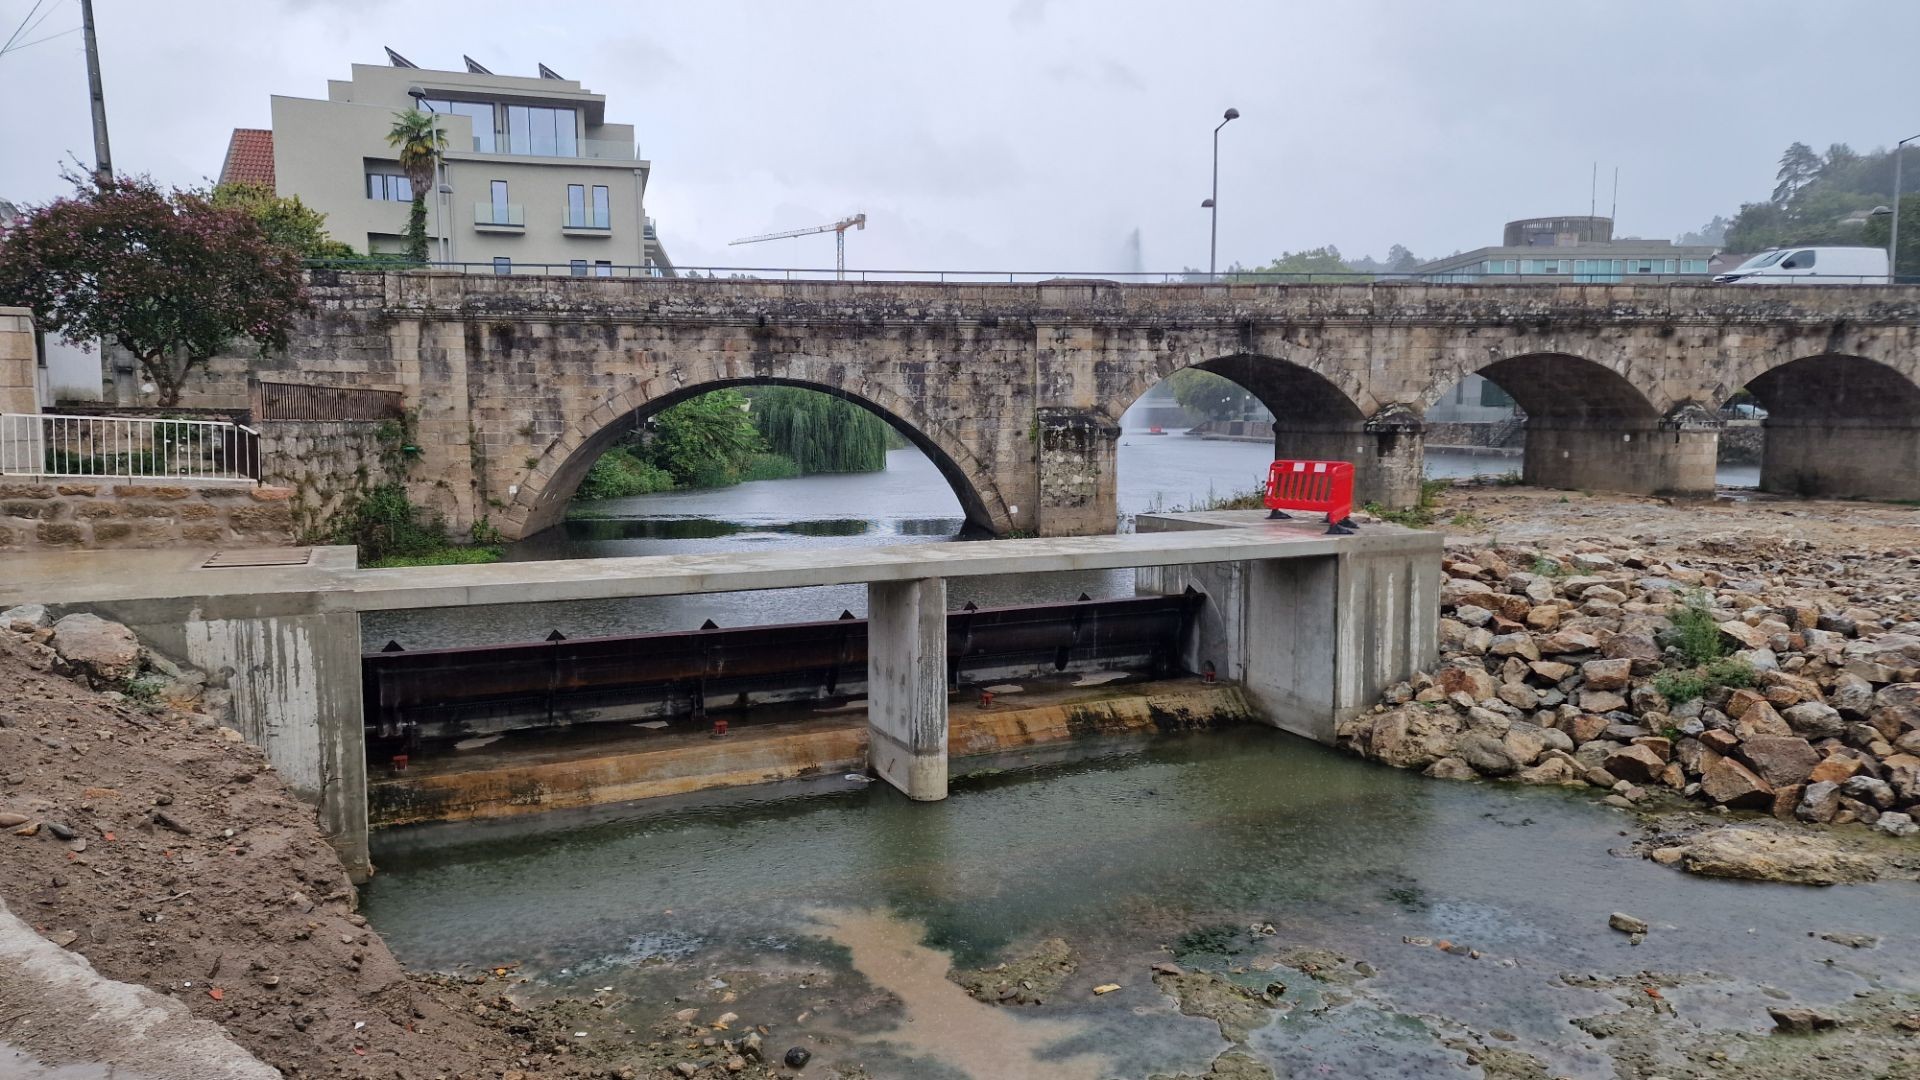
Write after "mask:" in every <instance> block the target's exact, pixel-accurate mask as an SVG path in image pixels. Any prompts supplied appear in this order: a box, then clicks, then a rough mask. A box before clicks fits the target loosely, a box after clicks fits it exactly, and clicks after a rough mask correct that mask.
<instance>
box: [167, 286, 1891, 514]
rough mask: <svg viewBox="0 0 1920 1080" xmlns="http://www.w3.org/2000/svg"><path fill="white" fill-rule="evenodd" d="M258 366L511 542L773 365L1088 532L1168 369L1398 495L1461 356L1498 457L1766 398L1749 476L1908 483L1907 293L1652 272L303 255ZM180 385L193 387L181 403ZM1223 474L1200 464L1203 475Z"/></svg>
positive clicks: (787, 377) (1380, 494)
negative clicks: (1564, 274) (1269, 417)
mask: <svg viewBox="0 0 1920 1080" xmlns="http://www.w3.org/2000/svg"><path fill="white" fill-rule="evenodd" d="M313 291H314V294H315V298H316V302H317V311H316V312H315V314H314V315H313V316H312V317H310V318H309V319H308V320H307V321H306V322H305V323H304V324H303V325H302V326H301V327H300V328H299V330H298V331H297V332H296V333H295V335H294V341H293V343H292V345H291V346H290V347H289V349H288V350H287V351H286V352H285V353H284V354H282V355H278V356H275V357H270V358H267V359H264V360H254V361H251V362H250V367H251V370H252V372H254V373H258V374H269V375H270V376H271V377H273V378H279V379H288V378H291V379H295V380H298V381H306V382H314V383H327V384H333V385H355V386H366V387H383V388H389V389H399V390H401V391H403V392H404V393H405V395H406V398H407V401H408V403H409V405H410V407H411V408H412V409H413V410H414V413H415V421H414V423H415V425H416V426H415V430H414V432H413V438H414V442H415V443H416V444H417V445H418V446H419V447H420V448H421V451H422V453H421V455H420V459H419V460H418V461H417V462H416V463H415V465H414V466H413V468H412V469H411V471H410V476H411V477H412V480H411V481H410V482H411V484H412V486H413V488H414V490H415V494H416V496H417V497H418V498H419V499H420V500H421V501H423V502H425V503H427V504H429V505H433V506H435V507H437V508H438V509H441V510H442V511H444V512H445V513H446V514H447V515H448V517H449V519H450V521H451V522H452V523H453V524H455V525H456V526H459V527H463V528H464V527H466V526H469V525H471V524H472V523H473V522H475V521H477V520H479V519H481V518H483V517H484V518H486V519H488V521H489V522H490V523H491V524H492V525H494V526H495V527H497V528H499V529H500V530H501V531H502V533H504V534H505V535H506V536H508V537H519V536H525V535H530V534H532V533H533V532H536V531H538V530H540V529H543V528H545V527H547V526H549V525H552V524H555V523H556V522H558V521H559V520H560V518H561V516H562V514H563V513H564V510H565V507H566V503H567V501H568V499H569V498H570V497H571V496H572V494H573V492H574V489H575V488H576V487H577V486H578V484H579V482H580V480H581V478H582V477H583V476H584V475H585V472H586V470H587V468H588V466H589V465H590V464H591V463H592V461H593V459H594V458H595V457H596V456H597V454H598V452H599V451H600V450H602V449H604V448H605V447H606V446H608V445H610V444H611V443H612V442H613V440H614V439H615V438H617V437H618V435H619V434H620V433H621V432H623V431H626V430H629V429H630V428H631V427H632V426H633V425H634V424H635V423H637V422H639V421H640V420H642V419H644V417H645V416H647V415H648V414H650V413H652V412H654V411H657V410H659V409H661V408H664V407H665V406H667V405H670V404H672V403H673V402H675V401H678V400H681V399H683V398H685V397H688V396H691V395H693V394H697V393H700V392H702V391H704V390H709V389H714V388H716V387H722V386H732V385H742V384H755V383H782V384H789V385H795V386H804V387H810V388H815V389H820V390H825V391H828V392H831V393H835V394H839V395H842V396H845V397H847V398H850V399H852V400H854V401H857V402H859V403H861V404H863V405H865V406H867V407H869V408H871V409H873V410H874V411H876V412H878V413H880V414H881V415H882V416H883V417H885V418H886V419H887V420H888V421H889V422H890V423H892V424H893V425H894V426H895V427H896V428H898V429H899V430H900V431H901V432H903V433H904V434H905V435H906V436H907V437H908V438H909V439H911V440H912V441H913V442H914V443H915V444H917V445H918V446H919V447H920V448H921V449H922V450H924V451H926V453H927V454H928V456H929V457H931V458H932V459H933V461H934V462H935V463H936V464H937V465H938V466H939V468H940V470H941V472H942V474H943V475H945V477H946V478H947V480H948V482H949V483H950V484H951V485H952V486H953V488H954V490H955V492H956V493H957V494H958V495H959V497H960V501H961V503H962V505H963V506H964V507H965V508H966V513H967V516H968V517H969V519H970V520H971V521H973V522H975V523H977V524H979V525H982V526H985V527H987V528H990V529H992V530H994V531H996V532H1003V533H1004V532H1008V531H1014V530H1021V531H1028V532H1033V533H1038V534H1041V535H1074V534H1090V533H1103V532H1111V531H1112V530H1113V528H1114V524H1115V518H1116V508H1115V445H1116V442H1117V437H1118V435H1119V418H1120V415H1121V413H1122V412H1124V411H1125V410H1126V408H1127V407H1128V406H1129V405H1130V404H1131V403H1132V402H1133V401H1134V400H1135V399H1136V398H1138V397H1139V396H1140V395H1141V394H1142V393H1144V392H1145V391H1146V390H1147V389H1148V388H1149V387H1150V386H1152V385H1153V384H1154V383H1155V382H1156V381H1158V380H1160V379H1162V378H1165V377H1166V376H1167V375H1169V374H1171V373H1173V372H1175V371H1178V370H1180V369H1182V368H1188V367H1196V368H1202V369H1206V370H1210V371H1214V372H1217V373H1219V374H1222V375H1225V376H1227V377H1228V378H1231V379H1233V380H1234V381H1236V382H1239V383H1240V384H1242V385H1243V386H1245V387H1246V388H1247V389H1248V390H1250V391H1252V392H1253V393H1254V394H1255V395H1256V396H1258V397H1259V398H1260V400H1261V401H1262V402H1264V403H1265V404H1266V405H1267V407H1268V408H1269V409H1271V410H1272V411H1273V413H1274V415H1275V417H1276V424H1275V428H1276V436H1275V448H1274V449H1275V454H1276V455H1277V456H1285V457H1314V458H1337V459H1345V460H1352V461H1354V462H1356V464H1357V465H1358V475H1359V485H1360V488H1361V490H1360V492H1359V495H1360V497H1361V498H1362V499H1375V500H1378V501H1380V502H1383V503H1387V504H1390V505H1393V504H1406V503H1410V502H1412V501H1413V500H1414V499H1415V498H1417V496H1418V486H1419V478H1420V475H1421V468H1422V428H1423V425H1422V419H1421V417H1422V414H1423V412H1424V411H1425V410H1426V409H1427V408H1428V407H1429V406H1430V405H1432V404H1433V403H1435V402H1436V401H1438V400H1439V399H1440V397H1441V396H1442V395H1443V394H1444V393H1445V392H1446V391H1447V390H1448V389H1449V388H1450V387H1452V386H1453V385H1454V384H1455V383H1456V382H1457V381H1458V380H1459V379H1461V378H1462V377H1464V376H1466V375H1469V374H1473V373H1479V374H1482V375H1484V376H1486V377H1487V378H1488V379H1490V380H1492V381H1493V382H1494V383H1496V384H1497V385H1499V386H1500V387H1502V388H1503V389H1505V390H1506V391H1507V392H1508V393H1510V394H1512V395H1513V397H1514V398H1515V399H1516V400H1517V401H1518V402H1519V404H1520V406H1521V407H1522V408H1524V409H1525V410H1526V413H1527V416H1528V421H1527V448H1526V457H1525V459H1524V460H1525V468H1524V474H1525V478H1526V479H1527V480H1528V481H1529V482H1531V483H1535V484H1540V485H1545V486H1551V487H1566V488H1583V489H1592V490H1611V491H1625V492H1639V493H1672V494H1679V495H1690V494H1706V493H1709V492H1710V491H1711V490H1712V488H1713V478H1714V463H1715V450H1716V445H1717V439H1718V431H1719V421H1718V419H1717V413H1716V410H1717V408H1718V407H1719V406H1720V405H1721V404H1722V403H1724V402H1725V401H1726V400H1727V399H1728V398H1729V397H1730V396H1732V395H1733V394H1735V393H1736V392H1738V391H1740V390H1742V389H1747V390H1749V391H1751V392H1752V393H1753V395H1754V396H1755V397H1756V398H1757V399H1758V400H1759V402H1760V403H1761V405H1763V406H1764V407H1765V408H1766V409H1767V410H1768V412H1769V416H1768V419H1767V421H1766V427H1767V438H1766V450H1765V459H1764V462H1763V466H1762V486H1763V487H1766V488H1768V489H1769V490H1775V491H1782V492H1789V493H1800V494H1821V495H1833V496H1862V497H1872V498H1897V499H1914V498H1920V351H1917V350H1916V346H1920V290H1916V289H1913V288H1906V287H1881V286H1824V287H1806V286H1801V287H1792V286H1786V287H1738V286H1734V287H1728V286H1719V287H1714V286H1704V285H1703V286H1691V285H1688V286H1681V285H1517V286H1515V285H1507V286H1481V285H1425V284H1405V283H1391V284H1389V283H1379V284H1343V285H1291V286H1287V285H1224V284H1223V285H1185V284H1182V285H1117V284H1113V283H1110V282H1106V281H1097V280H1055V281H1047V282H1041V283H1035V284H994V285H976V284H931V283H925V284H919V283H871V282H861V283H855V282H821V281H809V282H771V281H752V280H714V279H678V280H675V279H658V278H655V279H618V278H616V279H607V278H571V277H523V276H499V277H495V276H487V275H467V274H445V273H433V272H419V271H415V272H407V273H348V272H333V271H314V272H313ZM189 403H192V402H191V401H189ZM1220 479H1225V478H1220Z"/></svg>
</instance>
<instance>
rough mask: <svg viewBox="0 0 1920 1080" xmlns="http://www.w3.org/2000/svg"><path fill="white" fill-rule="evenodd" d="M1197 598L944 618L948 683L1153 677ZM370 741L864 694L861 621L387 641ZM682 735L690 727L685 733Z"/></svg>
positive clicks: (370, 696)
mask: <svg viewBox="0 0 1920 1080" xmlns="http://www.w3.org/2000/svg"><path fill="white" fill-rule="evenodd" d="M1202 600H1203V597H1202V596H1201V595H1200V594H1198V593H1195V592H1192V591H1191V590H1189V592H1188V593H1187V594H1186V595H1184V596H1137V597H1125V598H1122V599H1117V600H1087V599H1082V600H1080V601H1077V602H1073V603H1061V604H1037V605H1026V606H1020V607H1004V608H980V609H975V608H972V607H971V606H969V608H967V609H965V610H961V611H954V612H949V613H948V614H947V684H948V686H949V688H950V689H958V688H959V687H962V686H966V685H971V684H976V683H986V682H994V681H1003V680H1007V679H1016V678H1030V677H1034V676H1041V675H1047V674H1053V673H1060V672H1067V671H1074V670H1078V671H1088V670H1126V671H1129V672H1137V673H1141V674H1146V675H1151V676H1156V677H1157V676H1163V675H1167V674H1170V673H1172V672H1174V671H1176V670H1178V669H1179V667H1180V654H1181V649H1182V646H1183V643H1184V642H1185V641H1186V639H1187V634H1188V631H1189V629H1190V628H1191V627H1192V624H1193V619H1194V616H1195V614H1196V613H1197V612H1198V610H1199V607H1200V604H1201V602H1202ZM360 665H361V667H360V670H361V678H362V684H363V689H364V697H363V700H364V701H365V703H366V705H365V708H366V724H367V736H368V738H369V739H370V740H380V741H381V742H382V743H384V744H387V745H388V746H392V745H393V744H394V743H396V742H404V744H406V745H407V746H410V747H411V746H417V745H419V744H421V743H423V742H434V741H441V740H448V739H458V738H465V737H471V736H479V735H490V734H498V733H503V732H508V731H517V730H524V729H532V728H557V727H572V726H576V725H583V724H594V723H602V722H613V721H628V722H633V721H650V720H663V721H667V722H668V723H669V724H672V725H673V726H680V725H678V724H675V723H674V722H675V721H687V720H691V721H693V722H694V723H696V724H701V723H705V722H706V720H707V715H708V713H710V712H722V711H724V712H728V713H730V714H733V715H735V716H736V718H737V717H738V712H736V710H737V711H739V712H744V711H745V710H747V709H749V708H751V707H753V706H757V705H770V704H778V703H783V702H792V703H802V702H807V703H819V702H830V701H834V700H836V699H847V698H853V697H858V696H860V695H861V694H863V693H864V692H865V687H866V680H867V620H865V619H856V618H854V617H853V616H852V615H850V614H846V613H843V614H842V615H841V617H840V618H839V619H835V620H832V621H828V622H808V623H787V624H782V625H777V626H742V627H727V628H721V627H715V626H713V625H712V624H711V623H709V624H708V625H707V626H706V627H703V628H701V629H699V630H684V631H669V632H664V633H652V634H635V635H630V636H622V637H607V638H580V639H574V640H570V639H567V638H564V637H562V636H560V634H559V632H558V631H556V632H555V633H554V634H553V635H552V636H551V637H549V639H548V640H547V641H544V642H537V643H532V644H524V645H489V646H479V647H473V648H457V649H422V650H414V651H408V650H401V649H399V648H398V646H393V645H389V646H388V650H385V651H381V652H374V653H367V654H365V655H364V656H363V657H362V658H361V662H360ZM683 730H684V728H683Z"/></svg>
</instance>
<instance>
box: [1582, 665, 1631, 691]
mask: <svg viewBox="0 0 1920 1080" xmlns="http://www.w3.org/2000/svg"><path fill="white" fill-rule="evenodd" d="M1632 675H1633V661H1632V660H1628V659H1625V658H1621V659H1617V660H1589V661H1587V662H1586V663H1584V664H1581V665H1580V678H1581V685H1582V686H1584V687H1585V688H1586V689H1588V690H1624V689H1625V688H1626V685H1627V680H1628V679H1629V677H1631V676H1632Z"/></svg>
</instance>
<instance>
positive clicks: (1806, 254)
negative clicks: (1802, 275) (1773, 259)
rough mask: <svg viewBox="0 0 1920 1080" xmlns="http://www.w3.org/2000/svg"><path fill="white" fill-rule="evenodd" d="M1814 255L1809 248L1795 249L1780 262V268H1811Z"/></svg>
mask: <svg viewBox="0 0 1920 1080" xmlns="http://www.w3.org/2000/svg"><path fill="white" fill-rule="evenodd" d="M1814 255H1815V253H1814V252H1813V251H1811V250H1807V251H1796V252H1794V253H1793V254H1792V255H1790V256H1788V257H1787V260H1786V261H1785V262H1783V263H1781V264H1780V269H1782V270H1811V269H1813V262H1814Z"/></svg>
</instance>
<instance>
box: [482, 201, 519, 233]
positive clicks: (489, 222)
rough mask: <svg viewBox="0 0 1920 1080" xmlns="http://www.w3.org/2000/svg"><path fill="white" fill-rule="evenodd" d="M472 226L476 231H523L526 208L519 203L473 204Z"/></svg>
mask: <svg viewBox="0 0 1920 1080" xmlns="http://www.w3.org/2000/svg"><path fill="white" fill-rule="evenodd" d="M473 226H474V228H476V229H524V228H526V227H527V214H526V208H525V207H523V206H521V205H520V204H519V203H495V202H477V203H474V204H473Z"/></svg>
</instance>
